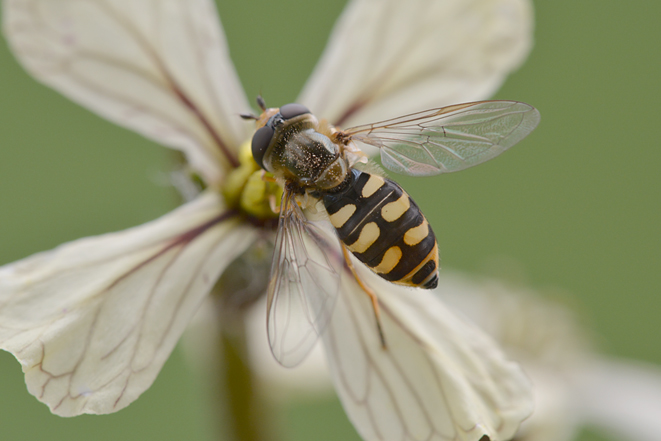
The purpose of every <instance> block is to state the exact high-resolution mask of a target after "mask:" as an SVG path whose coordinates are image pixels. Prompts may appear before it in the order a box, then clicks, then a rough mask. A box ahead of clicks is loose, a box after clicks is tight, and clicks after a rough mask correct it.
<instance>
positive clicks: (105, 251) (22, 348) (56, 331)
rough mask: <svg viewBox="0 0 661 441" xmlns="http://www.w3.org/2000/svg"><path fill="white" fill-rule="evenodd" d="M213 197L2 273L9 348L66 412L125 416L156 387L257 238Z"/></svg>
mask: <svg viewBox="0 0 661 441" xmlns="http://www.w3.org/2000/svg"><path fill="white" fill-rule="evenodd" d="M255 237H256V231H255V230H254V229H253V228H250V227H247V226H245V227H244V226H241V225H240V223H239V220H238V219H237V218H236V217H235V216H232V215H231V212H229V211H225V212H224V208H223V203H222V200H221V197H220V196H219V195H217V194H215V193H213V192H209V193H205V194H202V195H201V196H199V197H198V198H197V199H196V200H194V201H192V202H189V203H188V204H186V205H184V206H182V207H180V208H178V209H177V210H175V211H173V212H172V213H169V214H167V215H165V216H163V217H161V218H160V219H157V220H155V221H152V222H150V223H148V224H145V225H142V226H139V227H135V228H132V229H129V230H126V231H121V232H118V233H111V234H105V235H102V236H97V237H90V238H85V239H80V240H76V241H74V242H70V243H66V244H64V245H61V246H59V247H57V248H55V249H54V250H51V251H46V252H43V253H39V254H36V255H34V256H31V257H28V258H26V259H23V260H21V261H18V262H16V263H12V264H9V265H6V266H3V267H1V268H0V349H4V350H6V351H9V352H11V353H12V354H14V356H15V357H16V358H17V359H18V360H19V361H20V362H21V365H22V367H23V371H24V372H25V381H26V383H27V387H28V390H29V391H30V393H31V394H33V395H34V396H36V397H37V398H38V399H39V400H40V401H42V402H44V403H46V404H47V405H48V406H49V407H50V409H51V411H52V412H53V413H55V414H58V415H62V416H74V415H79V414H82V413H91V414H105V413H112V412H116V411H118V410H120V409H122V408H124V407H126V406H127V405H129V404H130V403H131V402H133V401H134V400H135V399H136V398H138V397H139V396H140V394H142V392H144V391H145V390H146V389H147V388H149V386H150V385H151V384H152V383H153V381H154V379H155V378H156V376H157V375H158V372H159V371H160V369H161V367H162V366H163V364H164V363H165V361H166V360H167V359H168V357H169V355H170V353H171V352H172V350H173V349H174V346H175V344H176V343H177V341H178V340H179V337H180V336H181V334H182V333H183V331H184V329H185V327H186V326H187V324H188V322H189V320H190V319H191V317H192V316H193V314H194V313H195V311H196V310H197V309H198V307H199V306H200V304H201V302H202V300H203V299H204V297H205V296H206V295H207V293H208V292H209V290H210V289H211V288H212V287H213V285H214V283H215V281H216V279H217V278H218V275H219V274H220V273H221V272H222V271H223V269H224V268H225V267H226V266H227V265H228V264H229V263H230V262H231V261H232V260H233V259H234V258H235V257H236V256H237V255H238V254H240V253H242V252H243V251H244V250H245V249H246V248H247V247H248V246H249V245H250V244H251V243H252V242H253V241H254V239H255Z"/></svg>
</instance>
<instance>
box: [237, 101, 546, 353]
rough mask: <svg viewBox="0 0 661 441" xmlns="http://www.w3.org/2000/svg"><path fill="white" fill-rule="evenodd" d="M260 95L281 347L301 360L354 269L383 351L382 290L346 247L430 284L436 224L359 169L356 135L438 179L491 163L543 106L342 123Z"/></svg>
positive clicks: (277, 347) (393, 162) (384, 155)
mask: <svg viewBox="0 0 661 441" xmlns="http://www.w3.org/2000/svg"><path fill="white" fill-rule="evenodd" d="M257 102H258V104H259V106H260V107H261V109H262V111H263V113H262V114H261V115H260V116H259V117H257V116H253V115H243V117H244V118H251V119H255V120H256V122H257V131H256V132H255V134H254V135H253V138H252V154H253V157H254V159H255V161H256V162H257V164H258V165H259V166H260V167H261V168H262V169H264V170H265V171H267V172H270V173H271V174H273V176H274V177H275V179H277V180H279V181H281V182H283V183H284V193H283V196H282V201H281V204H280V217H279V224H278V232H277V235H276V242H275V251H274V258H273V263H272V269H271V280H270V284H269V289H268V298H267V300H268V319H267V320H268V334H269V343H270V345H271V349H272V351H273V354H274V355H275V357H276V359H277V360H278V361H279V362H280V363H281V364H283V365H285V366H294V365H296V364H298V363H299V362H300V361H302V359H303V358H304V357H305V355H307V353H308V352H309V350H310V349H311V348H312V346H313V345H314V343H315V341H316V339H317V336H318V334H319V333H320V332H321V331H322V330H323V327H324V326H325V324H326V322H327V321H328V318H329V317H330V314H331V313H332V309H333V305H334V299H335V297H336V295H337V292H338V290H339V280H340V275H341V273H342V271H343V268H344V266H345V265H346V266H347V267H349V268H350V269H351V271H352V272H353V275H354V276H355V277H356V279H357V281H358V283H359V284H360V285H361V287H362V288H363V290H365V291H366V293H367V294H368V295H370V297H371V299H372V303H373V306H374V312H375V317H376V321H377V328H378V331H379V334H380V337H381V342H382V344H383V345H384V347H385V340H384V336H383V334H382V332H381V329H380V325H379V312H378V302H377V299H376V295H375V294H374V293H373V292H372V291H371V290H370V288H369V287H368V286H366V284H365V283H364V282H363V281H361V279H360V277H359V276H358V274H357V273H356V271H355V269H354V267H353V265H352V263H351V259H350V257H349V254H348V251H350V252H351V253H353V255H354V256H355V257H356V258H357V259H358V260H360V261H361V262H363V263H364V264H365V265H366V266H367V267H368V268H369V269H370V270H372V271H373V272H374V273H376V274H378V275H379V276H380V277H382V278H384V279H386V280H388V281H390V282H393V283H396V284H400V285H405V286H412V287H419V288H425V289H431V288H435V287H436V285H437V282H438V260H439V259H438V246H437V243H436V237H435V235H434V232H433V231H432V228H431V226H430V225H429V223H428V222H427V220H426V219H425V217H424V215H423V214H422V212H421V211H420V209H419V208H418V206H417V205H416V203H415V202H414V201H413V200H412V199H411V198H410V197H409V195H408V194H407V193H406V192H405V191H404V190H403V189H402V188H401V187H400V186H399V185H398V184H397V183H396V182H394V181H392V180H390V179H388V178H385V177H382V176H378V175H376V174H371V173H368V172H366V171H361V170H359V169H358V168H356V167H354V166H355V165H357V163H358V162H361V161H363V162H364V161H365V160H363V159H361V158H366V155H365V154H363V153H362V152H361V150H360V149H359V148H358V146H357V145H356V142H361V143H364V144H367V145H369V146H373V147H377V148H378V149H379V151H380V154H381V161H382V164H383V166H384V167H385V168H387V169H389V170H391V171H394V172H396V173H403V174H407V175H411V176H430V175H435V174H439V173H448V172H454V171H459V170H463V169H465V168H468V167H472V166H474V165H477V164H480V163H482V162H485V161H487V160H489V159H491V158H493V157H495V156H497V155H499V154H501V153H502V152H504V151H505V150H507V149H508V148H510V147H511V146H513V145H514V144H516V143H517V142H519V141H520V140H521V139H523V138H524V137H525V136H527V135H528V134H529V133H530V132H531V131H532V130H533V129H534V128H535V127H536V126H537V124H538V122H539V112H538V111H537V110H536V109H535V108H534V107H532V106H530V105H528V104H525V103H521V102H516V101H480V102H473V103H465V104H457V105H453V106H448V107H443V108H436V109H430V110H425V111H422V112H418V113H413V114H410V115H405V116H401V117H398V118H393V119H389V120H386V121H381V122H378V123H373V124H366V125H361V126H357V127H352V128H349V129H346V130H339V129H337V128H335V127H332V126H331V125H329V124H328V123H326V122H325V121H319V120H318V119H317V118H316V117H315V116H314V115H313V114H312V113H311V112H310V110H308V109H307V108H306V107H305V106H302V105H300V104H287V105H284V106H282V107H280V108H269V109H267V108H266V106H265V104H264V101H263V99H261V97H259V98H258V99H257ZM310 201H312V204H311V203H310ZM315 203H321V204H322V205H323V207H324V209H325V211H326V212H327V214H328V220H329V221H330V224H331V225H332V228H328V227H324V226H323V225H322V221H319V220H317V221H311V220H309V219H308V217H306V215H305V214H304V213H303V210H304V208H305V207H309V206H311V205H314V204H315ZM333 230H334V233H333ZM329 231H330V233H329ZM333 236H335V237H333ZM338 238H339V241H338V240H337V239H338ZM340 242H341V243H340ZM297 310H298V311H297Z"/></svg>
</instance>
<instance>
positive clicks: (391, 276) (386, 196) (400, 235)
mask: <svg viewBox="0 0 661 441" xmlns="http://www.w3.org/2000/svg"><path fill="white" fill-rule="evenodd" d="M350 179H351V182H350V183H349V184H348V185H346V186H343V188H342V190H341V191H340V192H337V193H327V194H324V196H323V200H324V205H325V206H326V210H327V211H328V215H329V217H330V221H331V223H332V224H333V226H334V227H335V229H336V230H337V233H338V235H339V237H340V239H341V240H342V242H344V243H345V244H346V245H347V248H349V250H351V252H352V253H353V254H354V255H355V256H356V257H357V258H358V259H359V260H360V261H361V262H363V263H365V264H366V265H367V266H368V267H369V268H370V269H372V271H374V272H375V273H377V274H378V275H379V276H381V277H383V278H384V279H386V280H388V281H391V282H393V283H397V284H400V285H407V286H416V287H421V288H435V287H436V285H437V283H438V247H437V245H436V236H434V232H433V231H432V229H431V226H430V225H429V223H427V219H425V217H424V215H423V214H422V213H421V212H420V209H419V208H418V206H417V205H416V203H415V202H414V201H413V200H412V199H411V198H410V197H409V195H408V194H406V192H405V191H404V190H402V188H401V187H400V186H399V185H398V184H397V183H396V182H394V181H391V180H390V179H387V178H382V177H381V176H377V175H371V174H369V173H365V172H361V171H358V170H355V169H354V170H352V174H351V177H350Z"/></svg>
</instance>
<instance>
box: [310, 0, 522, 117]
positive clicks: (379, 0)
mask: <svg viewBox="0 0 661 441" xmlns="http://www.w3.org/2000/svg"><path fill="white" fill-rule="evenodd" d="M532 27H533V15H532V6H531V4H530V2H529V1H528V0H446V1H435V0H412V1H406V2H402V1H400V0H353V1H352V2H351V3H350V4H349V5H348V6H347V8H346V9H345V11H344V13H343V14H342V16H341V17H340V19H339V21H338V23H337V24H336V26H335V29H334V31H333V34H332V36H331V39H330V41H329V43H328V47H327V48H326V50H325V52H324V54H323V56H322V58H321V60H320V62H319V63H318V65H317V67H316V69H315V71H314V72H313V75H312V77H311V78H310V80H309V81H308V83H307V84H306V85H305V88H304V89H303V92H302V94H301V96H300V97H299V102H300V103H302V104H305V105H307V106H308V107H309V108H310V109H311V110H312V111H313V112H315V113H316V114H317V115H318V116H320V117H322V118H326V119H328V120H329V121H330V122H331V123H333V124H338V125H341V126H342V127H351V126H353V125H357V124H365V123H370V122H376V121H380V120H384V119H387V118H392V117H397V116H400V115H404V114H407V113H412V112H415V111H420V110H424V109H428V108H433V107H441V106H445V105H449V104H455V103H460V102H466V101H475V100H480V99H484V98H487V97H489V96H490V95H491V94H493V93H494V92H495V91H496V89H498V87H500V85H501V84H502V82H503V81H504V80H505V77H506V76H507V74H509V73H510V72H511V71H512V70H514V69H516V68H517V67H518V66H519V65H520V64H521V62H522V61H523V60H524V58H525V57H526V56H527V54H528V52H529V51H530V48H531V46H532Z"/></svg>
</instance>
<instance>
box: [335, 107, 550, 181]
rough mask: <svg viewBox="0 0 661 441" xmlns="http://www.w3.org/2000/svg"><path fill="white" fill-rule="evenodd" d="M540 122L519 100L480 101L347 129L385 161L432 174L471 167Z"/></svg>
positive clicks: (408, 171) (399, 170) (407, 171)
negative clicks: (372, 148) (378, 152)
mask: <svg viewBox="0 0 661 441" xmlns="http://www.w3.org/2000/svg"><path fill="white" fill-rule="evenodd" d="M538 123H539V112H538V111H537V109H535V108H534V107H532V106H530V105H528V104H525V103H520V102H517V101H480V102H475V103H465V104H457V105H454V106H448V107H443V108H440V109H430V110H425V111H423V112H418V113H413V114H410V115H405V116H401V117H399V118H393V119H390V120H386V121H381V122H378V123H374V124H366V125H362V126H357V127H352V128H349V129H347V130H345V131H344V132H343V133H344V135H346V136H349V137H350V138H351V139H354V140H358V141H361V142H364V143H365V144H369V145H371V146H374V147H378V148H379V149H380V152H381V161H382V163H383V166H384V167H386V168H387V169H389V170H392V171H394V172H396V173H402V174H406V175H411V176H430V175H435V174H438V173H449V172H455V171H459V170H463V169H465V168H468V167H472V166H474V165H477V164H481V163H482V162H485V161H488V160H489V159H491V158H494V157H496V156H498V155H500V154H501V153H503V152H504V151H505V150H507V149H509V148H510V147H512V146H513V145H514V144H516V143H517V142H519V141H520V140H522V139H523V138H525V137H526V136H527V135H528V134H529V133H530V132H532V131H533V130H534V129H535V127H537V124H538Z"/></svg>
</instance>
